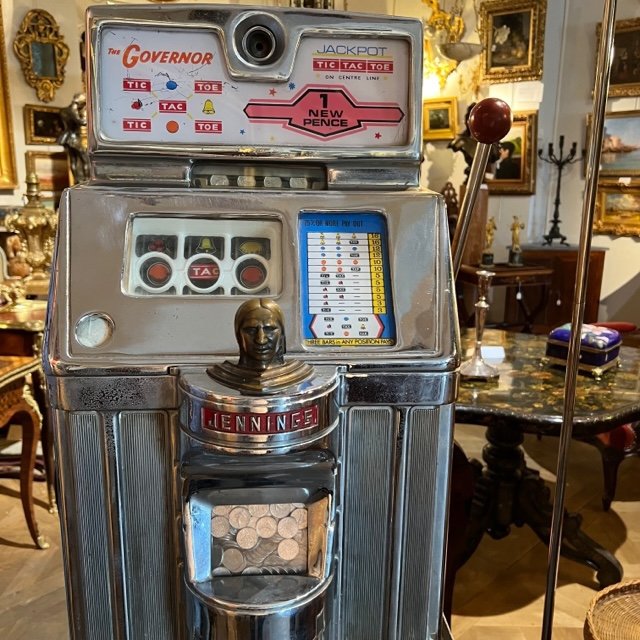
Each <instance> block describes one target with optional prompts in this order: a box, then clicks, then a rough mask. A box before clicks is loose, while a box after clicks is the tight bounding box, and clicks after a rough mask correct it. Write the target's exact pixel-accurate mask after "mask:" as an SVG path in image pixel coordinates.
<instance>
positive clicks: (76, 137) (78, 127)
mask: <svg viewBox="0 0 640 640" xmlns="http://www.w3.org/2000/svg"><path fill="white" fill-rule="evenodd" d="M60 117H61V118H62V123H63V124H64V131H63V132H62V133H61V134H60V137H59V138H58V141H57V142H58V144H61V145H62V146H63V147H64V148H65V149H66V150H67V155H68V156H69V165H70V166H71V173H72V174H73V179H74V181H75V182H76V183H78V182H86V181H87V180H88V179H89V155H88V153H87V147H86V132H87V99H86V97H85V95H84V93H77V94H76V95H75V96H73V101H72V102H71V104H70V105H69V106H68V107H65V108H64V109H62V110H61V111H60Z"/></svg>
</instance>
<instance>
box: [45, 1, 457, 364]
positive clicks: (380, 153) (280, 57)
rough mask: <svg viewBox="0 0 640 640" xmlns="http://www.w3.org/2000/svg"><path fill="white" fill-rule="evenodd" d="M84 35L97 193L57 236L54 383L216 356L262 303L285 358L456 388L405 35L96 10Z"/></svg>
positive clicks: (200, 11) (440, 239)
mask: <svg viewBox="0 0 640 640" xmlns="http://www.w3.org/2000/svg"><path fill="white" fill-rule="evenodd" d="M311 16H312V18H311V19H310V17H311ZM88 33H89V34H90V39H89V42H90V46H89V68H90V85H89V107H90V119H89V144H90V152H91V165H92V180H91V182H90V184H89V185H88V186H87V185H83V186H79V187H76V188H75V189H74V201H73V202H74V204H73V208H74V212H73V216H74V217H75V218H76V220H77V223H76V224H75V225H73V226H69V225H68V224H67V223H66V222H65V220H64V216H63V219H62V220H61V226H62V228H63V233H66V234H68V244H69V256H70V258H69V260H65V261H62V262H61V264H60V266H59V274H58V277H59V278H62V279H64V280H65V283H64V286H65V288H66V289H67V292H68V293H67V296H68V302H67V304H68V309H67V313H66V314H64V315H62V314H61V315H60V317H59V320H60V321H61V322H64V321H65V319H68V322H69V323H70V326H68V327H62V328H61V331H60V340H59V342H58V348H59V354H58V355H59V357H58V358H56V363H55V366H61V367H62V366H63V365H62V363H63V362H65V361H73V363H74V364H82V365H83V366H93V364H95V363H96V362H98V363H104V362H107V361H108V362H109V363H110V364H109V366H111V367H115V368H117V367H118V366H120V365H121V364H124V363H125V362H137V363H140V362H143V361H145V362H147V363H149V364H150V365H155V364H159V363H162V362H164V363H167V362H171V363H174V364H177V363H180V362H190V361H193V360H194V359H196V360H200V359H201V358H200V357H197V356H196V355H195V354H198V353H200V352H201V351H203V350H204V352H205V353H208V354H227V353H229V352H230V351H232V350H233V349H234V347H235V340H234V337H233V333H232V330H231V319H232V318H233V313H234V312H235V309H236V308H237V306H238V305H239V304H240V303H241V302H242V301H243V299H246V298H248V297H257V296H267V297H272V298H273V299H275V300H276V301H277V302H278V304H280V305H281V307H282V308H283V312H284V314H285V318H286V323H287V327H288V335H289V338H288V351H289V352H290V353H291V354H296V353H306V354H308V357H310V358H312V359H318V360H322V359H330V360H333V361H335V360H336V359H337V360H342V361H352V360H353V354H357V358H358V359H362V360H363V361H376V360H379V359H380V354H384V355H383V356H382V357H383V358H384V359H388V360H390V361H395V362H399V363H402V362H404V361H406V359H407V358H416V357H417V358H423V357H428V358H430V359H431V363H430V367H434V366H435V367H436V368H437V369H442V368H444V369H452V368H454V365H455V359H456V356H455V353H454V351H455V350H454V349H452V346H451V345H452V344H453V333H452V331H451V329H450V327H452V326H454V324H455V323H454V322H453V321H452V319H451V318H450V317H449V314H450V305H449V303H448V299H449V295H450V287H449V286H443V283H446V282H447V281H448V280H449V278H450V274H449V272H448V269H449V267H448V265H447V264H446V262H445V261H443V256H442V255H441V249H439V247H441V246H443V245H444V243H446V242H447V238H446V229H444V228H442V227H441V226H440V225H439V224H438V222H437V220H438V218H439V215H440V211H441V208H442V207H443V204H442V202H441V200H440V199H439V197H437V196H435V194H432V193H429V192H426V191H424V190H422V189H420V188H419V187H417V182H418V173H419V161H418V159H419V157H420V149H421V135H420V131H421V128H420V116H421V114H420V109H419V108H418V107H416V103H417V102H418V101H417V99H416V98H417V96H419V95H420V84H419V81H420V77H421V76H420V72H421V66H420V65H421V63H420V60H421V55H420V52H421V43H422V32H421V25H420V23H419V22H418V21H416V20H410V19H400V18H393V19H388V18H385V19H384V20H380V19H377V18H373V17H371V16H359V15H354V14H346V13H345V14H341V13H328V12H316V11H303V10H272V9H268V10H266V9H265V10H264V11H262V10H257V9H251V10H247V9H246V8H239V7H206V6H205V7H202V6H195V5H194V6H185V5H182V6H180V7H166V6H162V7H151V6H150V7H127V8H126V11H125V10H122V11H120V12H118V13H117V17H115V16H114V11H113V10H112V9H111V8H110V7H94V8H91V9H90V10H89V12H88ZM401 194H405V195H407V196H408V195H410V197H404V196H402V195H401ZM96 207H99V208H100V209H101V213H100V214H99V215H98V216H97V218H96V220H95V221H94V222H90V221H89V218H90V217H91V216H92V215H96V214H95V211H94V213H91V211H92V210H95V208H96ZM83 219H84V220H86V223H84V224H82V220H83ZM96 224H98V225H99V228H100V232H99V233H98V234H96V232H95V229H96V226H95V225H96ZM80 256H82V258H80ZM80 259H82V260H83V261H86V265H83V266H82V268H78V267H75V268H74V266H73V265H72V264H71V262H73V261H74V260H80ZM87 269H88V270H93V272H94V275H93V276H92V277H86V270H87ZM96 288H99V290H100V304H99V305H96V304H95V303H92V304H88V301H89V300H92V298H93V297H94V295H95V290H96ZM212 303H214V304H212ZM57 324H58V326H60V324H59V323H57ZM205 336H206V340H204V337H205ZM438 356H442V360H441V361H440V362H436V361H434V357H438ZM99 366H100V367H102V366H104V364H100V365H99Z"/></svg>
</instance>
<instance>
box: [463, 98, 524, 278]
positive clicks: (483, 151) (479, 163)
mask: <svg viewBox="0 0 640 640" xmlns="http://www.w3.org/2000/svg"><path fill="white" fill-rule="evenodd" d="M511 124H512V117H511V109H510V108H509V105H508V104H507V103H506V102H504V101H503V100H499V99H498V98H485V99H484V100H481V101H480V102H478V104H477V105H476V106H475V107H474V108H473V109H472V110H471V113H470V114H469V130H470V131H471V135H472V136H473V137H474V138H475V139H476V140H477V141H478V142H479V143H480V144H478V146H477V147H476V152H475V154H474V156H473V162H472V164H471V170H470V171H469V178H468V180H467V189H466V192H465V194H464V199H463V201H462V206H461V207H460V217H459V218H458V224H457V225H456V230H455V233H454V235H453V241H452V242H451V254H452V256H453V275H454V278H455V277H456V276H457V275H458V271H459V269H460V265H461V264H462V253H463V251H464V247H465V244H466V242H467V234H468V232H469V226H470V224H471V216H472V214H473V209H474V207H475V204H476V196H477V195H478V189H479V188H480V185H481V184H482V179H483V177H484V174H485V171H486V167H487V160H488V159H489V152H490V150H491V145H492V144H495V143H496V142H498V141H499V140H501V139H502V138H504V136H506V135H507V133H508V132H509V129H511Z"/></svg>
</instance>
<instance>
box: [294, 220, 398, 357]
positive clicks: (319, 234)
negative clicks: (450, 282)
mask: <svg viewBox="0 0 640 640" xmlns="http://www.w3.org/2000/svg"><path fill="white" fill-rule="evenodd" d="M298 228H299V235H300V270H301V275H300V282H301V287H302V292H301V293H302V316H303V317H302V340H303V343H304V344H305V345H308V346H314V347H371V346H392V345H394V344H395V343H396V324H395V320H394V316H393V301H392V297H391V277H390V274H389V250H388V246H387V245H388V243H387V224H386V220H385V217H384V216H383V215H382V214H381V213H377V212H358V213H353V212H349V211H345V212H333V211H332V212H331V213H321V212H309V211H305V212H303V213H300V215H299V227H298Z"/></svg>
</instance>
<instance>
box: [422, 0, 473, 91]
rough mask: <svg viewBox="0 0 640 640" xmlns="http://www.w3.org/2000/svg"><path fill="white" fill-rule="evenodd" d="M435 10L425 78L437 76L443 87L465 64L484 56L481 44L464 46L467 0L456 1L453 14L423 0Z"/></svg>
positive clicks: (434, 0) (428, 34) (428, 33)
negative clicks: (461, 64) (463, 6)
mask: <svg viewBox="0 0 640 640" xmlns="http://www.w3.org/2000/svg"><path fill="white" fill-rule="evenodd" d="M422 2H423V3H424V4H426V5H427V6H428V7H429V8H430V9H431V15H430V16H429V19H428V20H426V21H425V24H424V29H425V36H426V37H425V39H424V74H425V75H435V76H437V78H438V81H439V83H440V87H441V88H444V85H445V82H446V81H447V78H448V77H449V74H451V73H452V72H453V71H454V70H455V69H456V68H457V66H458V64H459V63H460V62H462V61H463V60H467V59H469V58H471V57H473V56H475V55H477V54H479V53H480V51H481V49H482V47H481V46H480V45H479V44H473V43H470V42H461V41H460V40H461V38H462V35H463V34H464V30H465V25H464V21H463V20H462V17H461V14H462V3H463V0H455V2H454V5H453V8H452V10H451V12H450V13H448V12H447V11H445V10H443V9H442V8H441V7H440V1H439V0H422Z"/></svg>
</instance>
